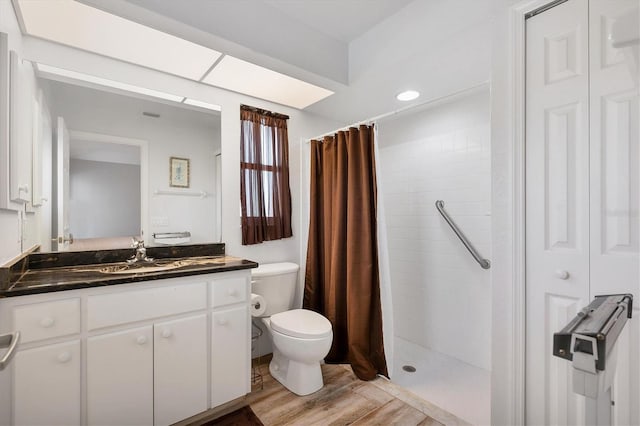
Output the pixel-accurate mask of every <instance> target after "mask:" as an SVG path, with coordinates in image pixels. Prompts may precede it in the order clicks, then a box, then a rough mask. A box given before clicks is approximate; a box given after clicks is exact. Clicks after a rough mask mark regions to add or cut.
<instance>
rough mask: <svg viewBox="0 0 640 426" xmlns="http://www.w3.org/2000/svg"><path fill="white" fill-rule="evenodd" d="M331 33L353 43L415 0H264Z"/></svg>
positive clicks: (315, 27) (311, 25)
mask: <svg viewBox="0 0 640 426" xmlns="http://www.w3.org/2000/svg"><path fill="white" fill-rule="evenodd" d="M262 1H264V2H265V3H266V4H268V5H269V6H271V7H273V8H275V9H278V10H279V11H280V12H282V13H283V14H285V15H287V16H289V17H291V18H293V19H295V20H297V21H300V22H302V23H303V24H305V25H307V26H309V27H310V28H313V29H314V30H316V31H319V32H321V33H323V34H325V35H327V36H329V37H333V38H336V39H338V40H340V41H342V42H345V43H349V42H351V41H352V40H353V39H355V38H357V37H359V36H361V35H362V34H364V33H365V32H367V31H368V30H370V29H371V28H372V27H373V26H375V25H376V24H378V23H379V22H381V21H383V20H385V19H386V18H388V17H389V16H391V15H393V14H394V13H396V12H397V11H398V10H400V9H402V8H403V7H405V6H406V5H407V4H409V3H411V2H412V1H413V0H322V1H320V0H315V1H313V0H312V1H301V0H262Z"/></svg>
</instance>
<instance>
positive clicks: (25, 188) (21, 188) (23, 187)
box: [18, 184, 29, 194]
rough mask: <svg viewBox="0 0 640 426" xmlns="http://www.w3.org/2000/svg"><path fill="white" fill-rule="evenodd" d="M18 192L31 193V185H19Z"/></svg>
mask: <svg viewBox="0 0 640 426" xmlns="http://www.w3.org/2000/svg"><path fill="white" fill-rule="evenodd" d="M18 192H24V193H25V194H28V193H29V185H27V184H24V185H18Z"/></svg>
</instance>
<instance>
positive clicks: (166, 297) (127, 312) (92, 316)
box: [87, 283, 207, 330]
mask: <svg viewBox="0 0 640 426" xmlns="http://www.w3.org/2000/svg"><path fill="white" fill-rule="evenodd" d="M206 307H207V286H206V283H194V284H179V285H174V286H169V287H160V288H150V289H145V290H135V291H121V292H118V293H111V294H101V295H96V296H89V297H88V298H87V323H88V329H89V330H95V329H97V328H103V327H110V326H113V325H118V324H126V323H130V322H136V321H144V320H148V319H153V318H158V317H162V316H167V315H176V314H180V313H184V312H191V311H196V310H200V309H206Z"/></svg>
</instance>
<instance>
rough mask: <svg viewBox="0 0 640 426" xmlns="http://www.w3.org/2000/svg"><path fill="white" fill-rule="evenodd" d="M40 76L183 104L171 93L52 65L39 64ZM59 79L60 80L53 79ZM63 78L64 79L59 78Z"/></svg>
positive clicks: (180, 97)
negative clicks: (82, 82) (81, 82)
mask: <svg viewBox="0 0 640 426" xmlns="http://www.w3.org/2000/svg"><path fill="white" fill-rule="evenodd" d="M36 66H37V67H38V75H40V76H41V77H43V78H48V79H54V80H62V81H67V82H68V81H69V80H71V81H84V82H87V83H91V84H95V85H98V86H106V87H111V88H114V89H118V90H123V91H125V92H133V93H138V94H140V95H146V96H152V97H154V98H160V99H165V100H168V101H173V102H182V99H183V98H182V96H176V95H172V94H170V93H164V92H160V91H158V90H153V89H147V88H145V87H140V86H134V85H133V84H127V83H122V82H120V81H114V80H109V79H106V78H102V77H96V76H95V75H89V74H84V73H81V72H77V71H71V70H65V69H63V68H58V67H52V66H50V65H45V64H40V63H37V64H36ZM52 76H53V77H56V76H57V77H58V78H52ZM59 77H62V78H59Z"/></svg>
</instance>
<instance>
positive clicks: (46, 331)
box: [13, 298, 80, 343]
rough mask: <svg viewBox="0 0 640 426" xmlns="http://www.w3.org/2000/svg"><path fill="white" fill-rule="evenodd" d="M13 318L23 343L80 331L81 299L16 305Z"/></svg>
mask: <svg viewBox="0 0 640 426" xmlns="http://www.w3.org/2000/svg"><path fill="white" fill-rule="evenodd" d="M13 320H14V324H15V329H16V330H18V331H20V334H21V336H22V337H21V339H20V340H21V341H22V342H23V343H27V342H33V341H36V340H43V339H50V338H52V337H59V336H66V335H69V334H75V333H79V332H80V299H79V298H74V299H65V300H57V301H55V302H43V303H34V304H29V305H22V306H16V307H15V308H14V309H13Z"/></svg>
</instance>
